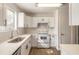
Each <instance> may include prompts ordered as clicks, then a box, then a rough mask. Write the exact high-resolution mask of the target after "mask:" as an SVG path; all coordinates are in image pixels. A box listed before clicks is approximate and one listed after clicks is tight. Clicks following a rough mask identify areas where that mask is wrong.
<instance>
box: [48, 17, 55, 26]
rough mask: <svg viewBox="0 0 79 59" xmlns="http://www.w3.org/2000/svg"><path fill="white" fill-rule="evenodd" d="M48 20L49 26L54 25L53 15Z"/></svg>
mask: <svg viewBox="0 0 79 59" xmlns="http://www.w3.org/2000/svg"><path fill="white" fill-rule="evenodd" d="M48 20H49V27H54V26H55V20H54V17H49V18H48Z"/></svg>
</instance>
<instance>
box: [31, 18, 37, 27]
mask: <svg viewBox="0 0 79 59" xmlns="http://www.w3.org/2000/svg"><path fill="white" fill-rule="evenodd" d="M37 22H38V18H37V17H32V27H33V28H36V27H37Z"/></svg>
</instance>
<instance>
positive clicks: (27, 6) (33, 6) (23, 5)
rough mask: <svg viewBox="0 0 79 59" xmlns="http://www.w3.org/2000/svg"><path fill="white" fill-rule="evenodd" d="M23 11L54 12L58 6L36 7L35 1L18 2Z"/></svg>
mask: <svg viewBox="0 0 79 59" xmlns="http://www.w3.org/2000/svg"><path fill="white" fill-rule="evenodd" d="M16 5H17V6H18V7H19V8H21V9H22V10H23V11H25V12H28V13H35V14H36V13H53V12H54V11H55V10H56V9H57V7H36V4H35V3H17V4H16Z"/></svg>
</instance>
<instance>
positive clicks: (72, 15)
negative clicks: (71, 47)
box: [69, 3, 79, 25]
mask: <svg viewBox="0 0 79 59" xmlns="http://www.w3.org/2000/svg"><path fill="white" fill-rule="evenodd" d="M69 25H79V3H72V4H69Z"/></svg>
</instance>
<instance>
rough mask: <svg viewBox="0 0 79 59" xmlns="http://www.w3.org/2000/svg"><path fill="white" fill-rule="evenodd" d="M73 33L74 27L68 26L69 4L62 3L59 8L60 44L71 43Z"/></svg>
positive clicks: (73, 39)
mask: <svg viewBox="0 0 79 59" xmlns="http://www.w3.org/2000/svg"><path fill="white" fill-rule="evenodd" d="M61 34H64V35H62V36H61ZM74 34H75V27H74V26H69V5H68V4H64V5H63V6H61V7H60V8H59V39H60V41H61V43H62V44H71V43H74V41H75V35H74Z"/></svg>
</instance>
